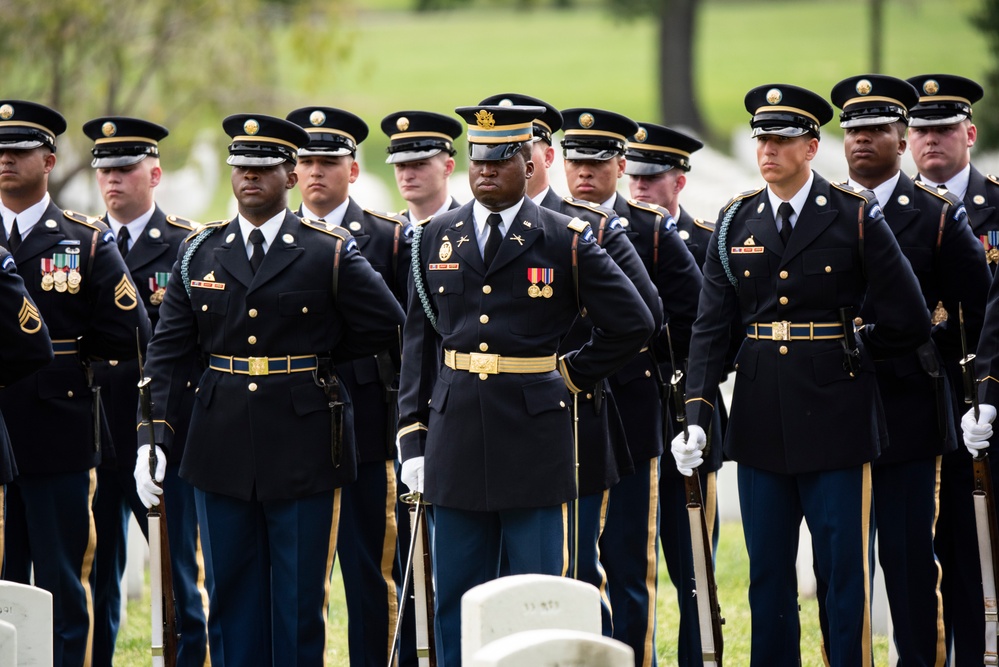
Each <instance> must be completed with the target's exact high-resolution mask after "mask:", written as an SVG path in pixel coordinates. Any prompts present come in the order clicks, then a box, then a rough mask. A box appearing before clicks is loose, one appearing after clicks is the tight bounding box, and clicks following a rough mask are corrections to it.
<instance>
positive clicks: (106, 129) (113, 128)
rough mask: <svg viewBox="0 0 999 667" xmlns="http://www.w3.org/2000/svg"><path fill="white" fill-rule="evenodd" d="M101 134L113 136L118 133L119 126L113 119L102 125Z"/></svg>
mask: <svg viewBox="0 0 999 667" xmlns="http://www.w3.org/2000/svg"><path fill="white" fill-rule="evenodd" d="M101 134H103V135H104V136H105V137H113V136H114V135H116V134H118V126H117V125H115V124H114V123H112V122H111V121H108V122H106V123H104V124H103V125H101Z"/></svg>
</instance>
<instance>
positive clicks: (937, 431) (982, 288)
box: [861, 175, 991, 463]
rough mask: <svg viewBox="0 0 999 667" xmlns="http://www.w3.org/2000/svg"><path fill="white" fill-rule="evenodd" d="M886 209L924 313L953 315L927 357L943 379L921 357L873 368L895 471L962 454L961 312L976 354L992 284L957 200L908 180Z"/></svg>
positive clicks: (872, 315)
mask: <svg viewBox="0 0 999 667" xmlns="http://www.w3.org/2000/svg"><path fill="white" fill-rule="evenodd" d="M882 208H883V210H884V216H885V220H886V221H887V222H888V228H889V229H890V230H891V232H892V234H893V235H894V236H895V240H896V241H897V242H898V245H899V247H900V248H901V250H902V254H903V255H905V258H906V259H907V260H909V265H910V266H911V267H912V270H913V272H914V273H915V274H916V279H917V280H918V281H919V287H920V290H921V291H922V294H923V300H924V304H925V309H926V310H927V312H932V311H933V310H934V309H935V308H936V307H937V304H938V303H942V304H943V307H944V309H945V310H946V312H947V314H948V317H947V319H946V320H945V321H943V322H941V323H939V324H937V325H935V326H934V327H933V329H932V340H933V345H932V346H931V347H932V348H933V349H929V348H927V349H926V350H924V351H923V354H931V353H932V354H933V355H934V357H935V358H936V360H937V362H938V363H939V364H941V367H940V369H939V370H940V372H941V373H945V374H946V376H945V377H941V378H940V379H939V380H936V381H935V380H934V379H933V378H931V377H930V376H929V375H928V373H927V371H926V370H925V369H924V367H923V366H924V363H926V362H922V363H921V362H920V355H919V354H916V353H910V354H906V355H902V356H898V357H894V358H891V359H876V360H875V361H876V368H877V377H878V386H879V388H880V390H881V400H882V402H883V405H884V409H885V416H886V418H887V424H888V434H889V437H890V441H891V445H890V446H889V447H887V448H886V449H883V451H882V452H881V456H880V458H878V460H877V462H878V463H896V462H901V461H911V460H914V459H925V458H927V457H932V456H936V455H938V454H943V453H945V452H948V451H951V450H953V449H955V448H956V447H957V437H956V434H955V430H954V425H955V418H954V414H955V410H956V409H957V408H958V406H959V403H958V401H957V400H956V395H955V391H954V390H955V388H956V389H957V391H960V387H961V381H960V377H959V374H960V369H959V367H958V365H957V362H958V360H960V358H961V356H962V352H961V337H960V327H959V326H958V304H961V306H962V309H963V311H964V321H965V329H966V331H967V332H968V334H969V336H968V349H972V350H973V349H974V348H975V345H976V344H977V343H978V332H979V331H980V330H981V325H982V320H983V319H984V316H985V301H986V298H987V295H988V289H989V284H990V279H991V276H990V274H989V271H988V268H987V266H986V263H985V261H984V259H983V256H982V249H981V246H980V245H979V243H978V240H977V239H976V238H975V235H974V234H973V233H972V231H971V227H970V226H969V225H968V218H967V215H965V211H964V205H963V204H962V203H961V201H960V200H958V199H957V198H956V197H954V196H953V195H949V194H947V195H944V194H938V193H937V191H936V189H935V188H929V187H927V186H926V185H924V184H922V183H918V182H914V181H912V180H911V179H909V178H907V177H906V176H904V175H903V176H901V177H900V178H899V179H898V184H897V185H896V186H895V190H894V192H892V194H891V198H890V199H889V200H888V201H886V202H883V203H882ZM861 316H862V318H863V321H864V322H867V323H869V324H870V323H876V322H877V318H878V313H877V308H875V307H874V306H873V304H866V305H865V306H864V308H863V309H862V310H861ZM930 367H931V368H932V365H931V366H930ZM945 367H946V371H945V370H944V368H945ZM959 395H960V394H957V396H959ZM962 398H963V397H962Z"/></svg>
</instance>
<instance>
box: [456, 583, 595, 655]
mask: <svg viewBox="0 0 999 667" xmlns="http://www.w3.org/2000/svg"><path fill="white" fill-rule="evenodd" d="M556 628H557V629H566V630H580V631H582V632H590V633H594V634H597V635H599V634H600V592H599V591H598V590H597V589H596V588H595V587H594V586H592V585H591V584H587V583H584V582H582V581H576V580H574V579H567V578H564V577H554V576H550V575H543V574H520V575H514V576H510V577H500V578H499V579H495V580H493V581H490V582H487V583H485V584H482V585H480V586H476V587H475V588H473V589H472V590H470V591H468V592H467V593H465V595H463V596H462V598H461V655H462V661H463V662H467V661H469V660H471V658H472V656H473V655H474V654H475V652H476V651H478V650H479V649H480V648H481V647H483V646H485V645H486V644H488V643H490V642H492V641H495V640H496V639H499V638H500V637H505V636H507V635H511V634H513V633H515V632H522V631H524V630H539V629H556Z"/></svg>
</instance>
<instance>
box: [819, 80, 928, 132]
mask: <svg viewBox="0 0 999 667" xmlns="http://www.w3.org/2000/svg"><path fill="white" fill-rule="evenodd" d="M829 99H831V100H832V103H833V104H835V105H836V106H838V107H839V108H840V109H842V110H843V112H842V113H841V114H840V115H839V126H840V127H842V128H843V129H849V128H851V127H869V126H872V125H889V124H891V123H897V122H898V121H902V122H903V123H907V122H908V121H909V109H911V108H912V107H913V106H914V105H915V104H916V101H917V100H918V99H919V95H918V94H917V93H916V89H915V88H913V87H912V84H911V83H909V82H908V81H903V80H902V79H897V78H895V77H893V76H884V75H883V74H862V75H860V76H851V77H850V78H848V79H843V80H842V81H840V82H839V83H837V84H836V85H835V86H833V89H832V92H831V93H829Z"/></svg>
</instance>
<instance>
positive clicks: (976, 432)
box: [961, 403, 996, 456]
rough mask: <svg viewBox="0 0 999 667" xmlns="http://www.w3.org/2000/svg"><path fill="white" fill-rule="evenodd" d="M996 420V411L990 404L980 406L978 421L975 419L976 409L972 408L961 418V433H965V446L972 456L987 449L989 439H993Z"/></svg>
mask: <svg viewBox="0 0 999 667" xmlns="http://www.w3.org/2000/svg"><path fill="white" fill-rule="evenodd" d="M995 418H996V409H995V407H994V406H991V405H989V404H988V403H982V404H981V405H979V406H978V419H975V409H974V408H972V409H971V410H968V411H967V412H966V413H964V416H963V417H961V431H962V432H963V433H964V446H965V447H967V448H968V451H969V452H971V455H972V456H977V455H978V452H980V451H982V450H983V449H987V448H988V446H989V438H991V437H992V422H993V421H995Z"/></svg>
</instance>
